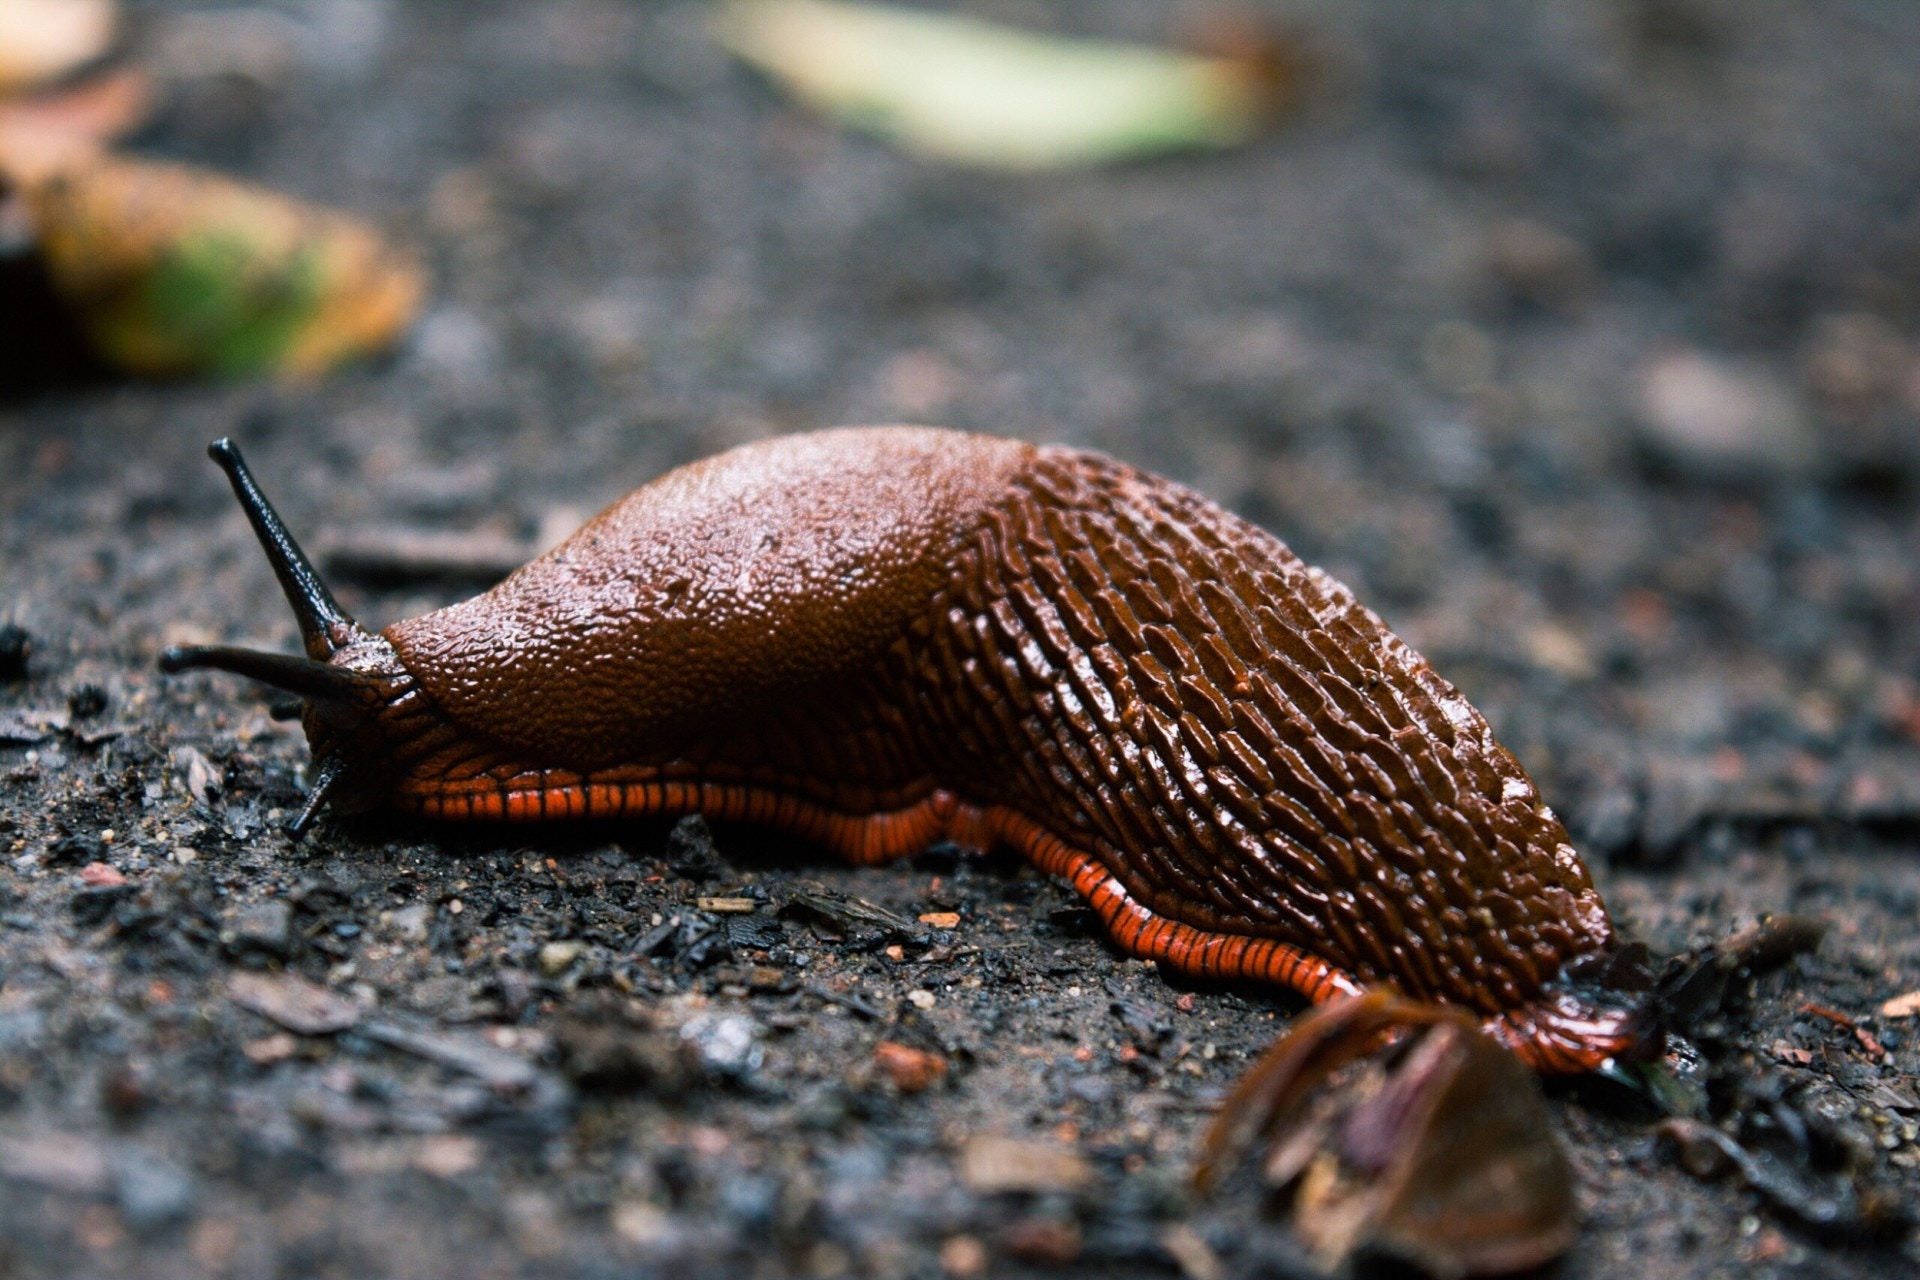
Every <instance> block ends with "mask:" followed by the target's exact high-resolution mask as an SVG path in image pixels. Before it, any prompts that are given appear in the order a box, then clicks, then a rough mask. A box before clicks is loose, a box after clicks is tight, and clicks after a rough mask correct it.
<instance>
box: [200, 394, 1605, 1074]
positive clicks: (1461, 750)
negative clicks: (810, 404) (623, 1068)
mask: <svg viewBox="0 0 1920 1280" xmlns="http://www.w3.org/2000/svg"><path fill="white" fill-rule="evenodd" d="M249 483H250V482H249ZM327 607H329V608H334V609H336V610H337V606H332V604H331V601H330V599H329V600H328V601H327ZM340 616H341V617H344V615H340ZM333 625H334V627H335V632H334V633H332V634H329V635H328V636H326V637H323V638H322V639H321V640H320V641H319V650H320V652H319V653H317V654H316V656H320V655H321V654H329V655H330V657H329V661H330V664H331V666H332V667H333V668H335V669H336V671H337V670H338V669H340V668H345V669H349V670H352V671H355V672H358V673H361V675H359V676H357V677H356V679H357V680H359V681H360V682H361V683H360V685H358V686H356V688H363V689H364V696H362V695H361V694H358V693H356V694H355V695H353V696H351V697H336V696H333V695H331V694H327V695H323V696H321V697H319V698H317V699H316V700H315V701H313V702H312V703H311V704H310V709H309V711H308V714H307V725H308V730H309V736H310V738H311V739H312V742H313V746H314V752H315V758H316V760H317V761H319V762H320V763H321V766H322V769H323V771H328V772H337V773H339V774H341V776H342V777H343V778H344V782H343V785H342V787H341V789H340V790H339V792H338V796H339V798H341V799H343V800H345V801H346V802H348V803H349V805H350V806H351V807H356V808H361V807H368V806H371V805H376V804H388V805H392V806H395V807H399V808H405V809H410V810H414V811H417V812H421V813H425V814H428V815H431V816H436V817H443V818H492V819H498V818H506V819H549V820H551V819H559V818H570V817H583V816H593V817H611V816H620V815H634V814H642V813H680V812H691V811H704V812H706V813H708V814H709V815H710V816H713V817H717V818H730V819H738V820H747V821H755V822H763V823H768V824H771V825H776V826H781V827H785V828H787V829H790V830H794V831H796V832H799V833H801V834H803V835H806V836H808V837H810V838H813V839H817V840H820V841H823V842H825V843H827V844H829V845H831V846H832V847H834V848H836V849H837V850H839V851H840V852H841V853H842V854H844V855H845V856H848V857H850V858H853V859H856V860H860V861H881V860H884V859H887V858H891V857H897V856H900V855H902V854H906V853H911V852H914V851H916V850H918V849H920V848H923V847H924V846H925V845H926V844H927V843H929V842H931V841H933V840H936V839H940V838H943V837H947V838H953V839H956V840H959V841H961V842H964V843H973V844H981V845H984V844H991V843H995V842H1003V843H1007V844H1010V845H1012V846H1014V847H1015V848H1017V849H1019V850H1021V851H1022V852H1024V853H1025V854H1027V855H1028V856H1029V857H1030V858H1032V859H1033V860H1034V861H1035V862H1036V863H1037V864H1038V865H1040V866H1041V867H1042V868H1044V869H1045V870H1047V871H1049V872H1051V873H1053V874H1057V875H1060V876H1063V877H1065V878H1066V879H1068V880H1069V881H1071V882H1072V883H1073V885H1074V887H1075V888H1076V889H1077V890H1078V891H1079V892H1080V893H1082V894H1083V895H1084V896H1086V897H1087V899H1088V900H1089V902H1090V904H1091V905H1092V906H1093V908H1094V909H1095V911H1096V912H1097V913H1098V914H1099V916H1100V917H1101V919H1102V920H1103V922H1104V923H1105V924H1106V926H1107V928H1108V931H1109V932H1110V934H1111V935H1112V936H1113V938H1114V940H1115V941H1116V943H1117V944H1118V945H1120V946H1121V947H1122V948H1123V949H1125V950H1127V951H1128V952H1130V953H1132V954H1134V955H1139V956H1143V957H1147V958H1152V959H1155V960H1160V961H1162V962H1165V963H1167V964H1169V965H1171V966H1173V967H1175V968H1177V969H1181V970H1183V971H1186V972H1189V973H1194V974H1199V975H1204V976H1210V977H1222V978H1240V979H1251V980H1255V981H1263V982H1271V983H1277V984H1282V985H1286V986H1290V987H1293V988H1294V989H1296V990H1299V991H1301V992H1303V993H1305V994H1306V995H1308V996H1309V997H1310V998H1312V999H1315V1000H1323V999H1326V998H1328V997H1330V996H1333V995H1336V994H1340V993H1343V992H1352V991H1356V990H1358V989H1360V987H1361V986H1363V985H1365V984H1371V983H1380V982H1385V983H1390V984H1391V985H1393V986H1395V987H1397V988H1398V989H1400V990H1401V991H1402V992H1404V993H1406V994H1408V995H1410V996H1414V997H1416V998H1419V999H1427V1000H1437V1001H1443V1002H1446V1003H1450V1004H1455V1005H1459V1006H1464V1007H1466V1008H1468V1009H1471V1010H1474V1011H1475V1012H1476V1013H1477V1014H1478V1015H1479V1016H1480V1019H1481V1024H1482V1026H1483V1027H1484V1028H1485V1029H1486V1030H1488V1031H1489V1032H1490V1033H1491V1034H1493V1035H1494V1036H1495V1037H1496V1038H1497V1039H1499V1040H1501V1041H1502V1042H1503V1043H1506V1044H1507V1045H1508V1046H1509V1047H1510V1048H1512V1049H1514V1050H1515V1052H1517V1053H1518V1054H1520V1056H1521V1057H1522V1058H1523V1059H1525V1060H1526V1061H1528V1062H1529V1063H1530V1064H1532V1065H1534V1066H1536V1067H1538V1068H1540V1069H1543V1070H1550V1071H1576V1070H1583V1069H1590V1068H1592V1067H1594V1066H1596V1065H1598V1064H1599V1063H1601V1062H1602V1061H1604V1060H1605V1059H1606V1058H1608V1057H1609V1056H1612V1055H1613V1054H1615V1053H1618V1052H1621V1051H1623V1050H1625V1049H1627V1048H1628V1047H1630V1046H1631V1044H1632V1043H1633V1041H1634V1039H1635V1032H1634V1030H1633V1028H1632V1026H1631V1019H1630V1017H1629V1016H1628V1015H1627V1014H1625V1013H1623V1012H1621V1011H1617V1010H1613V1009H1609V1008H1605V1007H1595V1006H1593V1005H1591V1004H1589V1003H1588V1001H1587V1000H1586V999H1585V998H1583V997H1580V996H1576V995H1575V994H1573V993H1572V992H1571V991H1569V990H1567V989H1566V987H1565V984H1564V983H1563V982H1562V981H1561V979H1562V976H1563V975H1564V972H1565V970H1566V969H1567V968H1568V966H1569V965H1571V964H1574V963H1575V962H1578V961H1581V960H1583V959H1586V958H1589V957H1595V956H1599V955H1602V954H1604V953H1606V952H1607V951H1608V950H1609V949H1610V948H1611V946H1612V942H1613V934H1612V928H1611V925H1610V924H1609V922H1608V919H1607V914H1606V910H1605V907H1604V906H1603V904H1602V903H1601V901H1600V898H1599V896H1598V894H1597V893H1596V892H1595V890H1594V888H1593V885H1592V882H1591V880H1590V878H1589V877H1588V875H1587V872H1586V869H1585V868H1584V867H1583V866H1582V865H1581V863H1580V860H1579V858H1578V856H1577V855H1576V854H1575V853H1574V851H1573V849H1572V847H1571V845H1570V844H1569V842H1568V839H1567V835H1566V832H1565V830H1564V829H1563V828H1562V826H1561V825H1560V823H1559V821H1558V820H1557V819H1556V818H1555V817H1554V816H1553V814H1552V812H1551V811H1550V810H1549V809H1548V808H1547V807H1546V806H1545V805H1544V804H1542V803H1541V801H1540V798H1539V795H1538V794H1537V792H1536V791H1535V789H1534V786H1533V784H1532V782H1531V781H1530V780H1529V779H1528V778H1527V776H1526V774H1525V772H1524V771H1523V770H1522V769H1521V768H1520V766H1519V765H1518V763H1517V762H1515V760H1514V759H1513V757H1512V756H1511V755H1509V754H1508V753H1507V752H1506V750H1505V749H1504V748H1502V747H1501V746H1500V745H1499V744H1498V743H1497V742H1495V741H1494V738H1493V735H1492V732H1491V731H1490V729H1489V728H1488V726H1487V723H1486V721H1485V720H1484V718H1482V717H1481V715H1480V714H1479V713H1478V712H1477V711H1475V710H1474V709H1473V707H1472V706H1470V705H1469V704H1468V703H1467V702H1466V700H1465V699H1464V698H1462V697H1461V696H1460V694H1459V692H1458V691H1457V690H1455V689H1454V688H1453V686H1451V685H1449V684H1448V683H1447V682H1446V681H1444V680H1442V679H1441V678H1440V677H1439V676H1438V675H1436V674H1435V673H1434V672H1433V670H1432V668H1430V667H1429V666H1428V665H1427V664H1426V663H1425V661H1423V660H1422V659H1421V658H1420V657H1419V655H1417V654H1415V653H1414V652H1413V651H1412V650H1411V649H1409V648H1408V647H1407V646H1406V645H1405V644H1404V643H1403V642H1402V641H1400V640H1399V639H1398V638H1397V637H1395V636H1394V635H1393V634H1392V633H1391V632H1389V631H1388V630H1387V629H1386V627H1385V625H1384V624H1383V623H1382V622H1381V621H1380V619H1379V618H1377V617H1376V616H1375V615H1374V614H1372V613H1371V612H1369V611H1368V610H1366V609H1364V608H1362V607H1361V606H1360V605H1359V604H1357V603H1356V602H1355V601H1354V599H1353V597H1352V595H1351V594H1350V593H1349V592H1348V591H1347V590H1346V589H1345V588H1344V587H1342V586H1341V585H1340V584H1338V583H1336V582H1334V581H1333V580H1332V579H1331V578H1329V577H1327V576H1326V575H1325V574H1323V573H1321V572H1320V571H1318V570H1316V569H1313V568H1311V567H1309V566H1307V565H1305V564H1303V563H1302V562H1301V561H1300V560H1299V559H1298V557H1296V556H1294V555H1293V553H1292V552H1290V551H1289V550H1288V549H1287V548H1286V547H1285V546H1284V545H1283V544H1281V543H1280V542H1279V541H1278V540H1277V539H1275V538H1274V537H1272V536H1271V535H1270V534H1267V533H1265V532H1264V531H1262V530H1260V529H1258V528H1256V527H1254V526H1252V525H1250V524H1248V523H1246V522H1245V521H1243V520H1240V519H1238V518H1237V517H1235V516H1233V515H1231V514H1229V513H1228V512H1226V511H1223V510H1221V509H1220V508H1219V507H1217V506H1215V505H1213V504H1212V503H1210V502H1208V501H1206V500H1205V499H1204V498H1201V497H1200V496H1198V495H1197V494H1194V493H1192V492H1190V491H1189V490H1186V489H1184V488H1181V487H1180V486H1178V485H1175V484H1173V483H1171V482H1169V481H1166V480H1163V479H1160V478H1159V477H1156V476H1152V475H1149V474H1146V473H1144V472H1140V471H1136V470H1133V469H1132V468H1129V467H1126V466H1123V465H1121V464H1119V463H1116V462H1113V461H1111V460H1110V459H1107V458H1104V457H1101V456H1099V455H1095V454H1088V453H1081V452H1076V451H1072V450H1068V449H1060V448H1035V447H1032V446H1029V445H1025V444H1019V443H1015V442H1009V441H1003V440H997V439H992V438H988V437H982V436H970V435H963V434H959V433H954V432H939V431H931V430H925V429H913V428H863V429H845V430H840V431H833V432H823V433H819V434H816V435H811V436H794V437H787V438H784V439H780V440H775V441H770V442H767V443H764V444H759V445H753V446H749V447H747V448H743V449H738V450H735V451H733V452H731V453H728V454H724V455H721V456H719V457H716V458H712V459H708V460H706V461H704V462H701V463H697V464H695V465H693V466H690V467H686V468H682V469H681V470H679V471H676V472H674V473H672V474H670V475H667V476H665V477H662V478H661V479H659V480H657V481H655V482H653V483H652V484H649V485H647V486H645V487H643V488H641V489H640V490H638V491H636V492H635V493H633V494H631V495H629V496H628V497H627V498H625V499H623V500H622V501H621V502H619V503H616V504H615V505H614V506H613V507H611V508H609V509H608V510H607V511H605V512H603V513H602V514H601V515H600V516H598V517H596V518H595V519H594V520H593V521H592V522H590V523H589V524H588V525H587V526H586V527H585V528H583V529H582V530H581V531H580V532H579V533H578V534H576V535H575V536H574V537H573V538H572V539H570V540H569V541H568V542H567V543H565V544H564V545H562V546H561V547H559V548H557V549H556V550H555V551H553V552H551V553H549V554H548V555H546V556H543V557H542V558H540V559H539V560H536V561H534V562H533V563H532V564H530V565H528V566H526V567H525V568H524V569H522V570H520V571H519V572H518V573H516V574H514V575H513V576H511V577H510V578H508V579H507V580H506V581H504V582H502V583H501V584H500V585H499V586H498V587H496V588H494V589H493V590H492V591H490V592H488V593H486V594H485V595H482V596H479V597H477V598H475V599H473V600H469V601H466V602H465V603H462V604H458V605H455V606H453V607H451V608H448V609H443V610H440V611H438V612H435V613H431V614H426V615H423V616H421V617H418V618H413V619H410V620H407V621H405V622H401V623H397V624H395V625H394V626H392V627H390V628H388V629H387V630H386V631H385V632H383V633H381V635H379V636H372V635H369V634H367V633H366V632H364V631H361V630H359V629H358V628H357V627H353V626H352V624H351V623H350V621H349V622H348V624H347V625H348V626H349V627H351V634H347V633H345V632H340V631H339V624H337V623H336V624H333ZM308 630H309V632H310V633H311V632H312V630H313V628H312V627H309V628H308ZM342 641H345V643H342ZM314 644H315V641H314V639H313V637H312V635H311V634H310V635H309V647H310V651H311V650H312V649H313V647H314ZM206 665H219V663H208V664H206ZM230 669H238V668H231V667H230Z"/></svg>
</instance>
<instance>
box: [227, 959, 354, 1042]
mask: <svg viewBox="0 0 1920 1280" xmlns="http://www.w3.org/2000/svg"><path fill="white" fill-rule="evenodd" d="M227 995H228V997H229V998H230V999H231V1000H232V1001H233V1002H234V1003H235V1004H237V1005H239V1006H240V1007H241V1008H242V1009H251V1010H252V1011H253V1012H255V1013H257V1014H259V1015H260V1016H261V1017H263V1018H266V1019H268V1020H269V1021H271V1022H275V1023H278V1024H279V1025H280V1026H282V1027H285V1028H286V1029H287V1030H288V1031H292V1032H296V1033H298V1034H300V1035H303V1036H322V1035H328V1034H330V1033H332V1032H335V1031H345V1030H346V1029H347V1028H348V1027H351V1026H353V1025H354V1024H355V1023H357V1022H359V1021H360V1006H359V1005H356V1004H355V1003H354V1002H353V1001H351V1000H349V999H347V998H346V997H345V996H341V995H336V994H334V993H333V992H331V991H329V990H327V989H326V988H325V987H323V986H320V985H318V984H317V983H313V982H308V981H307V980H306V979H305V978H298V977H295V976H294V975H293V974H290V973H236V974H234V975H233V976H232V977H230V978H228V979H227Z"/></svg>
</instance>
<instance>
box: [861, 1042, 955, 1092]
mask: <svg viewBox="0 0 1920 1280" xmlns="http://www.w3.org/2000/svg"><path fill="white" fill-rule="evenodd" d="M873 1061H874V1065H875V1066H877V1067H879V1068H880V1070H881V1071H883V1072H885V1073H886V1076H887V1078H888V1079H889V1080H891V1081H893V1087H894V1088H896V1089H898V1090H899V1091H900V1092H902V1093H920V1092H922V1091H924V1090H926V1089H928V1088H930V1087H931V1086H933V1085H934V1084H935V1083H937V1082H938V1081H939V1080H940V1078H941V1077H942V1076H944V1075H946V1073H947V1060H946V1059H945V1058H943V1057H941V1056H940V1055H939V1054H937V1053H928V1052H926V1051H925V1050H924V1049H914V1048H911V1047H909V1046H907V1045H904V1044H900V1043H899V1042H897V1041H894V1040H882V1041H881V1042H880V1043H879V1044H877V1045H875V1046H874V1047H873Z"/></svg>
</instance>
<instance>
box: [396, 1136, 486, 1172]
mask: <svg viewBox="0 0 1920 1280" xmlns="http://www.w3.org/2000/svg"><path fill="white" fill-rule="evenodd" d="M483 1155H485V1152H484V1151H483V1150H482V1149H481V1146H480V1142H479V1140H478V1139H476V1138H471V1137H468V1136H467V1135H466V1134H464V1133H436V1134H432V1135H430V1136H428V1137H425V1138H422V1139H421V1140H420V1145H419V1146H418V1147H417V1148H415V1150H414V1152H413V1159H412V1162H411V1163H412V1164H413V1167H414V1168H416V1169H418V1170H420V1172H422V1173H426V1174H431V1175H432V1176H433V1177H436V1178H446V1179H451V1178H457V1177H459V1176H460V1175H461V1174H463V1173H472V1172H473V1171H474V1170H475V1169H478V1168H479V1167H480V1160H481V1157H482V1156H483Z"/></svg>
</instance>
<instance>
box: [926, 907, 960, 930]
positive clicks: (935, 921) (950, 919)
mask: <svg viewBox="0 0 1920 1280" xmlns="http://www.w3.org/2000/svg"><path fill="white" fill-rule="evenodd" d="M920 923H921V924H924V925H931V926H932V927H934V928H935V929H958V928H959V927H960V913H959V912H958V911H929V912H927V913H926V914H925V915H923V916H921V917H920Z"/></svg>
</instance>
